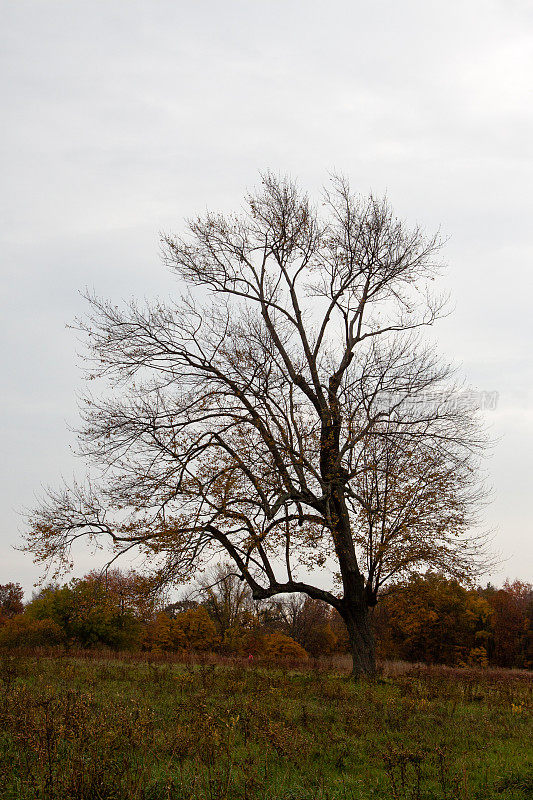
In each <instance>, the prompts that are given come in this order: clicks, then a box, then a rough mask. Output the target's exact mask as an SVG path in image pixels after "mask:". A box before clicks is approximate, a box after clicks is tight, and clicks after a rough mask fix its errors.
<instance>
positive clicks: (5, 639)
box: [0, 614, 65, 650]
mask: <svg viewBox="0 0 533 800" xmlns="http://www.w3.org/2000/svg"><path fill="white" fill-rule="evenodd" d="M64 638H65V637H64V633H63V631H62V629H61V628H60V626H59V625H57V624H56V623H55V622H54V621H53V620H51V619H42V620H41V619H31V618H30V617H28V616H27V615H26V614H16V615H15V616H13V617H9V619H7V620H6V622H5V623H4V625H2V626H1V627H0V648H5V649H10V650H11V649H16V648H30V647H50V646H54V645H58V644H62V643H63V642H64Z"/></svg>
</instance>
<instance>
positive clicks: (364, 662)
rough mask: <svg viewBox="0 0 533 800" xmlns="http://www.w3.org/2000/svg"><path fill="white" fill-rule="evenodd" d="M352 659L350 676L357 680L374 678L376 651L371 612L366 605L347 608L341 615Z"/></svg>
mask: <svg viewBox="0 0 533 800" xmlns="http://www.w3.org/2000/svg"><path fill="white" fill-rule="evenodd" d="M342 618H343V620H344V624H345V625H346V630H347V631H348V638H349V640H350V650H351V653H352V659H353V668H352V676H353V677H354V678H355V680H357V679H358V678H360V677H362V676H366V677H371V678H372V677H374V675H375V674H376V650H375V642H374V631H373V629H372V616H371V611H370V609H369V607H368V606H367V605H359V604H358V606H356V607H355V608H354V607H352V608H347V609H345V610H344V612H343V614H342Z"/></svg>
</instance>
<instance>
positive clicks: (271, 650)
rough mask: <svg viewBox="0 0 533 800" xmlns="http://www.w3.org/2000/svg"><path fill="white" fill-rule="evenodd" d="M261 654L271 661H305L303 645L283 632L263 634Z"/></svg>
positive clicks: (305, 654)
mask: <svg viewBox="0 0 533 800" xmlns="http://www.w3.org/2000/svg"><path fill="white" fill-rule="evenodd" d="M261 654H262V655H263V656H264V657H265V658H267V659H269V660H273V661H278V660H283V659H287V660H290V661H305V660H306V659H307V653H306V652H305V650H304V649H303V647H302V646H301V645H299V644H298V642H295V641H294V639H291V637H290V636H286V635H285V634H284V633H270V634H267V635H266V636H264V637H263V643H262V647H261Z"/></svg>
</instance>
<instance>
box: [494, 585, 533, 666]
mask: <svg viewBox="0 0 533 800" xmlns="http://www.w3.org/2000/svg"><path fill="white" fill-rule="evenodd" d="M482 594H483V595H484V596H485V597H486V599H487V601H488V603H489V604H490V607H491V609H492V618H491V633H492V636H491V638H490V641H489V656H490V659H491V661H493V662H494V663H495V664H497V665H498V666H501V667H527V668H528V669H531V666H532V665H533V620H532V610H533V586H532V585H531V584H529V583H523V582H522V581H514V582H513V583H510V582H509V581H506V582H505V583H504V585H503V587H502V588H501V589H495V588H494V587H491V586H490V585H489V586H487V588H486V589H484V590H482Z"/></svg>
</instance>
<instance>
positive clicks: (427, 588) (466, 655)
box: [0, 566, 533, 669]
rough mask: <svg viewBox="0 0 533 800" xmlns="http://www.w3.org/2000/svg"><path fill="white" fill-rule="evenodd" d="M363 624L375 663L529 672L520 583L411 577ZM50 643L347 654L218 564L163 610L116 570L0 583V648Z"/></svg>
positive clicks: (324, 619) (284, 604)
mask: <svg viewBox="0 0 533 800" xmlns="http://www.w3.org/2000/svg"><path fill="white" fill-rule="evenodd" d="M374 623H375V630H376V638H377V642H378V652H379V655H380V657H381V658H383V659H401V660H405V661H423V662H429V663H442V664H455V665H461V664H465V665H466V664H470V665H480V666H484V665H488V664H493V665H497V666H501V667H520V668H526V669H532V668H533V587H532V586H531V584H526V583H523V582H521V581H514V582H513V583H510V582H506V583H505V584H504V585H503V587H502V588H500V589H497V588H495V587H494V586H491V585H490V584H489V585H487V586H486V587H484V588H481V587H479V588H476V589H469V588H465V587H464V586H461V585H460V584H459V583H457V581H454V580H448V579H447V578H445V577H444V576H442V575H439V574H436V573H432V572H428V573H426V575H424V576H413V577H412V578H411V579H410V580H408V581H404V582H403V583H399V584H397V585H396V586H394V587H392V588H391V590H390V591H389V592H388V593H387V595H386V596H384V597H383V598H382V600H381V603H380V604H379V605H378V606H377V608H376V610H375V612H374ZM50 646H63V647H65V648H70V647H83V648H94V647H107V648H112V649H116V650H148V651H152V652H156V653H163V652H171V653H181V652H183V653H185V652H190V651H195V652H201V651H209V652H218V653H222V654H228V655H237V656H241V657H248V658H249V657H256V656H257V657H261V658H267V659H271V658H287V659H292V660H302V659H306V658H308V657H313V658H317V657H320V656H332V655H335V654H342V653H345V652H348V641H347V637H346V632H345V629H344V625H343V622H342V620H341V619H340V617H339V616H338V615H337V614H336V612H335V611H333V610H332V609H331V608H330V607H329V606H327V605H325V604H323V603H321V602H318V601H315V600H311V599H309V598H307V599H304V598H302V597H301V596H300V595H289V596H287V597H285V598H283V599H279V598H278V599H276V601H269V602H263V603H259V604H257V603H255V602H254V601H253V600H252V598H251V596H250V592H249V590H248V588H247V587H246V585H245V584H243V583H242V582H241V581H240V580H239V578H238V577H237V576H236V575H235V574H233V573H232V572H231V570H230V569H229V568H227V567H225V566H220V567H218V568H217V570H216V571H215V572H214V573H213V574H212V575H211V576H210V579H209V580H207V579H206V580H205V581H204V583H203V585H202V586H200V587H199V588H198V589H197V590H196V591H195V592H194V594H193V595H191V596H190V597H189V598H187V599H185V600H181V601H179V602H175V603H170V602H168V599H165V597H164V596H163V595H162V594H161V593H158V592H157V591H154V588H153V586H151V585H150V584H149V582H148V581H147V580H146V579H145V578H143V577H142V576H139V575H138V574H136V573H134V572H121V571H119V570H113V571H110V572H108V573H107V575H106V576H102V575H101V574H100V573H96V572H92V573H89V574H88V575H86V576H85V577H84V578H81V579H74V580H72V581H70V583H67V584H64V585H62V586H59V585H49V586H46V587H45V588H43V589H42V590H40V591H39V592H38V593H37V594H35V595H34V596H33V598H32V599H31V600H30V602H28V603H27V604H24V603H23V592H22V588H21V587H20V585H19V584H16V583H8V584H5V585H0V647H1V648H3V649H15V648H21V647H23V648H26V647H50Z"/></svg>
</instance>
